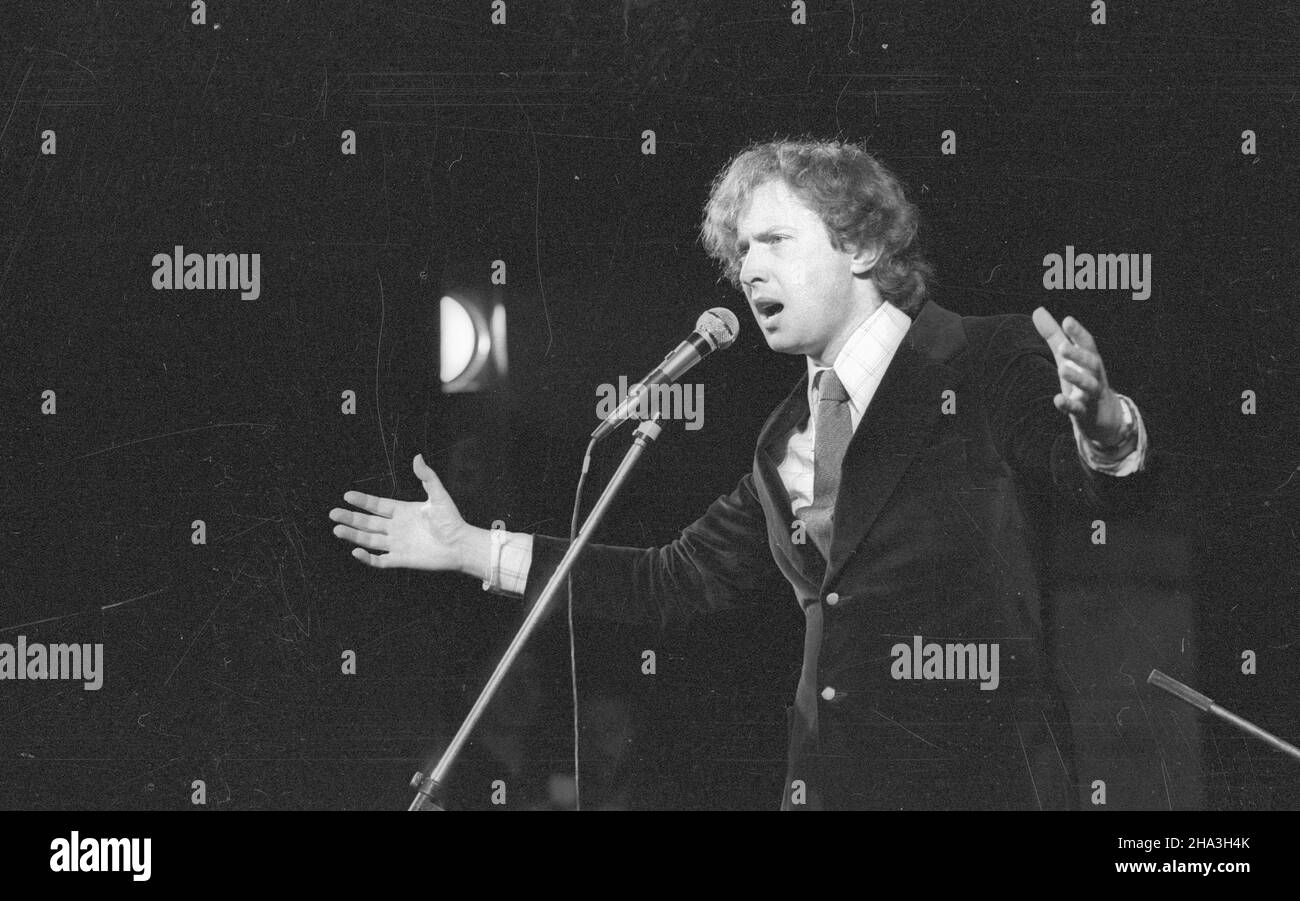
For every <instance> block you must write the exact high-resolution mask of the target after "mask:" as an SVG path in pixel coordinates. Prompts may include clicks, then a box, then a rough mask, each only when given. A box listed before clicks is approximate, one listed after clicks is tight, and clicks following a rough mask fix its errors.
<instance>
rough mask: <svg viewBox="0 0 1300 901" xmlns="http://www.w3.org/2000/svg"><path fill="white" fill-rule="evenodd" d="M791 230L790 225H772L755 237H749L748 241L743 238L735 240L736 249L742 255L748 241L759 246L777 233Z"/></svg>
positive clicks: (747, 245)
mask: <svg viewBox="0 0 1300 901" xmlns="http://www.w3.org/2000/svg"><path fill="white" fill-rule="evenodd" d="M792 228H793V226H790V225H774V226H772V227H771V228H765V229H763V230H762V231H761V232H759V233H758V234H756V235H751V236H750V238H749V240H746V239H744V238H737V239H736V249H737V250H739V251H741V252H742V253H743V252H744V251H745V250H746V249H747V248H748V247H749V241H751V240H752V241H757V242H759V243H760V244H761V243H763V242H764V241H768V240H770V239H771V238H772V236H773V235H775V234H776V233H777V232H783V231H790V230H791V229H792Z"/></svg>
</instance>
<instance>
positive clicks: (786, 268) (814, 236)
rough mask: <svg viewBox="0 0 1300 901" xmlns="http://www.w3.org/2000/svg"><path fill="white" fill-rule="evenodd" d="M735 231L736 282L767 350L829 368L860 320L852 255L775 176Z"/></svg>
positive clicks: (751, 203)
mask: <svg viewBox="0 0 1300 901" xmlns="http://www.w3.org/2000/svg"><path fill="white" fill-rule="evenodd" d="M736 231H737V240H738V242H739V247H738V249H739V251H740V253H741V259H742V263H741V267H740V281H741V284H742V286H743V288H744V292H745V298H746V300H748V301H749V308H750V310H751V311H753V313H754V318H755V319H756V320H757V321H758V327H759V328H761V329H762V330H763V336H764V337H765V338H766V339H767V346H768V347H770V348H772V350H775V351H780V352H781V353H788V354H805V355H807V356H810V357H812V358H813V360H814V361H815V362H817V363H820V364H821V365H825V366H829V365H830V364H831V363H833V362H834V356H835V355H836V354H838V353H839V351H840V348H842V347H843V346H844V341H845V339H847V337H848V335H849V333H850V332H851V331H852V330H853V329H854V328H855V327H856V326H857V325H858V324H859V323H860V322H861V321H862V319H863V318H864V316H863V314H862V309H861V307H860V305H859V302H855V299H854V276H853V271H854V255H853V253H852V251H844V250H836V249H835V247H834V246H832V244H831V237H830V233H829V232H828V231H827V230H826V226H825V225H823V224H822V221H821V217H819V216H818V215H817V214H816V213H815V212H813V211H812V210H811V209H809V208H808V207H807V206H805V205H804V204H803V202H802V201H801V200H799V198H798V197H796V196H795V195H794V193H793V192H792V191H791V190H790V189H789V188H788V187H787V186H786V184H785V182H784V181H782V180H781V179H779V178H778V179H773V180H771V181H767V182H764V183H763V184H762V185H760V186H759V187H758V188H756V189H755V190H754V192H753V194H752V195H751V197H750V201H749V205H748V206H747V207H745V209H744V210H743V211H742V212H741V214H740V216H739V218H738V219H737V221H736ZM828 354H829V355H830V359H826V356H827V355H828Z"/></svg>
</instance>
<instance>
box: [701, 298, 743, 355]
mask: <svg viewBox="0 0 1300 901" xmlns="http://www.w3.org/2000/svg"><path fill="white" fill-rule="evenodd" d="M695 330H696V331H697V332H699V333H700V334H701V335H703V336H704V337H705V338H707V339H708V341H709V343H710V344H712V345H713V346H714V348H715V349H716V350H722V349H724V348H727V347H730V346H731V344H732V342H733V341H735V340H736V335H737V334H738V333H739V332H740V320H739V319H737V318H736V314H735V313H733V312H731V311H730V310H728V309H727V308H726V307H712V308H710V309H707V310H705V311H704V312H703V313H701V314H700V318H699V319H697V320H695Z"/></svg>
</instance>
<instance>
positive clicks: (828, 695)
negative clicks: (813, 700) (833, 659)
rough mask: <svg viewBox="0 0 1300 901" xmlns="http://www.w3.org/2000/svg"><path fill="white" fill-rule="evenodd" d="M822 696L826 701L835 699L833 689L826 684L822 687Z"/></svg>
mask: <svg viewBox="0 0 1300 901" xmlns="http://www.w3.org/2000/svg"><path fill="white" fill-rule="evenodd" d="M822 698H823V699H824V700H827V701H833V700H835V689H833V688H831V687H830V686H829V685H827V686H826V687H825V688H823V689H822Z"/></svg>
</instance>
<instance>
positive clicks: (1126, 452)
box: [1070, 394, 1147, 476]
mask: <svg viewBox="0 0 1300 901" xmlns="http://www.w3.org/2000/svg"><path fill="white" fill-rule="evenodd" d="M1116 396H1117V397H1118V398H1119V400H1120V404H1121V406H1122V408H1123V411H1124V434H1125V438H1124V440H1122V441H1121V442H1120V444H1119V446H1118V447H1116V448H1115V449H1113V450H1110V451H1107V450H1106V449H1105V448H1103V447H1102V446H1101V445H1100V444H1099V443H1097V442H1096V441H1093V440H1091V439H1090V438H1087V437H1085V436H1084V434H1083V431H1082V430H1081V429H1080V428H1079V423H1078V422H1076V421H1075V419H1074V417H1073V416H1071V417H1070V425H1071V426H1073V427H1074V440H1075V444H1076V445H1077V446H1078V448H1079V457H1080V458H1081V459H1082V460H1083V462H1084V464H1085V465H1086V466H1087V467H1088V468H1089V469H1091V470H1093V471H1095V472H1100V473H1105V474H1106V475H1110V476H1127V475H1132V474H1133V473H1135V472H1141V471H1142V468H1143V466H1144V465H1145V463H1146V454H1147V430H1146V425H1145V424H1144V423H1143V422H1142V411H1141V410H1139V409H1138V406H1137V404H1135V403H1133V401H1132V399H1131V398H1128V397H1126V396H1124V395H1123V394H1118V395H1116Z"/></svg>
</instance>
